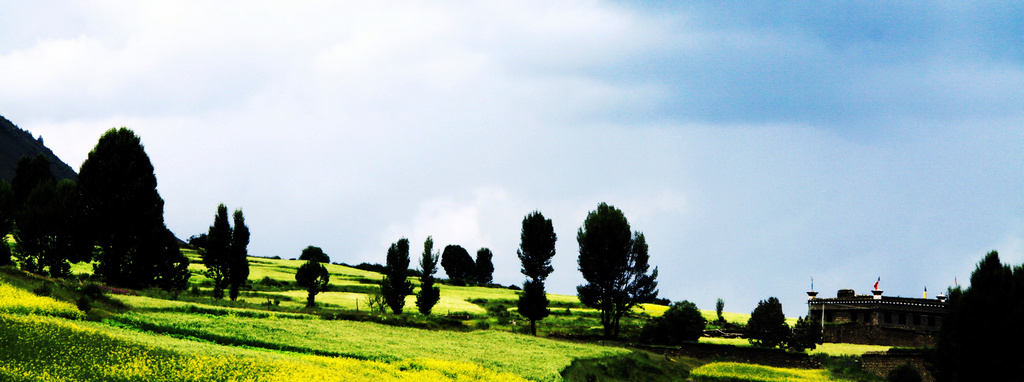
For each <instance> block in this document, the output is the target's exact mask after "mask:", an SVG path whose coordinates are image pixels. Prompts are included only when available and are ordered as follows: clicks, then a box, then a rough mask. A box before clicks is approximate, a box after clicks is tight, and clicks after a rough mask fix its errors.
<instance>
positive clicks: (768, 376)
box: [690, 362, 846, 382]
mask: <svg viewBox="0 0 1024 382" xmlns="http://www.w3.org/2000/svg"><path fill="white" fill-rule="evenodd" d="M690 377H691V378H693V380H695V381H731V382H732V381H750V382H832V381H846V380H845V379H835V378H833V377H832V376H831V375H830V374H829V373H828V371H825V370H807V369H790V368H780V367H770V366H762V365H753V364H747V363H737V362H714V363H709V364H707V365H704V366H700V367H698V368H695V369H693V370H692V371H691V372H690Z"/></svg>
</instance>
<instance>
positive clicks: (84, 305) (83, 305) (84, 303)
mask: <svg viewBox="0 0 1024 382" xmlns="http://www.w3.org/2000/svg"><path fill="white" fill-rule="evenodd" d="M75 305H76V306H78V310H81V311H82V312H85V313H89V309H92V299H90V298H89V297H88V296H82V297H79V298H78V300H76V301H75Z"/></svg>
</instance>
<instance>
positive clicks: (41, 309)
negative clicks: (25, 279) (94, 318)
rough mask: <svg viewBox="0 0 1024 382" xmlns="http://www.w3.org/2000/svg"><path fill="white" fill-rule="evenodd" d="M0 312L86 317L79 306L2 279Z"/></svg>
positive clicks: (73, 317)
mask: <svg viewBox="0 0 1024 382" xmlns="http://www.w3.org/2000/svg"><path fill="white" fill-rule="evenodd" d="M0 312H5V313H16V314H39V315H47V316H57V317H64V318H72V319H81V318H84V317H85V314H83V313H82V311H80V310H78V307H76V306H74V305H71V304H70V303H67V302H64V301H57V300H54V299H52V298H50V297H46V296H37V295H35V294H33V293H30V292H29V291H26V290H24V289H20V288H16V287H14V286H12V285H10V284H6V283H4V282H2V281H0Z"/></svg>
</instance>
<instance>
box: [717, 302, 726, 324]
mask: <svg viewBox="0 0 1024 382" xmlns="http://www.w3.org/2000/svg"><path fill="white" fill-rule="evenodd" d="M724 312H725V300H723V299H718V301H716V302H715V314H717V315H718V323H719V324H725V316H724V315H723V313H724Z"/></svg>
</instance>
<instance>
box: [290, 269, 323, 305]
mask: <svg viewBox="0 0 1024 382" xmlns="http://www.w3.org/2000/svg"><path fill="white" fill-rule="evenodd" d="M330 282H331V274H330V273H329V272H327V267H324V265H323V264H321V263H320V262H318V261H313V260H307V261H306V262H305V263H303V264H302V265H301V266H299V269H298V270H297V271H296V272H295V283H296V284H298V285H299V286H301V287H303V288H306V292H308V294H307V295H306V308H314V307H316V295H317V293H320V292H323V291H325V290H327V285H328V284H329V283H330Z"/></svg>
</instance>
